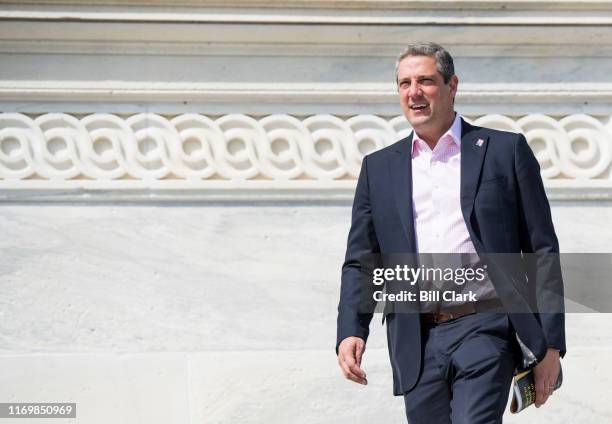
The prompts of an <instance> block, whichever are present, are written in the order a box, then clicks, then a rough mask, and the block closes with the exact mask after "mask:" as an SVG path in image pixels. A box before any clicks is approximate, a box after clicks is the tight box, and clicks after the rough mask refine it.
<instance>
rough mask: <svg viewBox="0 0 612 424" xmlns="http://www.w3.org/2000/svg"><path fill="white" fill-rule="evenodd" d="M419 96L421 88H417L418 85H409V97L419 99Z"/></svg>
mask: <svg viewBox="0 0 612 424" xmlns="http://www.w3.org/2000/svg"><path fill="white" fill-rule="evenodd" d="M421 94H422V93H421V87H419V84H418V83H416V82H414V83H412V84H410V87H409V88H408V96H409V97H420V96H421Z"/></svg>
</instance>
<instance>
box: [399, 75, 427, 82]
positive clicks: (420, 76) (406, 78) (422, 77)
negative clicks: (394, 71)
mask: <svg viewBox="0 0 612 424" xmlns="http://www.w3.org/2000/svg"><path fill="white" fill-rule="evenodd" d="M415 78H416V79H418V80H420V79H424V78H431V79H433V78H435V75H417V76H416V77H415ZM410 79H411V78H410V77H403V78H400V79H399V80H398V81H399V82H402V81H406V80H410Z"/></svg>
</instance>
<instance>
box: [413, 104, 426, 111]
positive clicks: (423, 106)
mask: <svg viewBox="0 0 612 424" xmlns="http://www.w3.org/2000/svg"><path fill="white" fill-rule="evenodd" d="M427 106H429V105H428V104H427V103H416V104H413V105H411V106H410V109H412V110H423V109H425V108H426V107H427Z"/></svg>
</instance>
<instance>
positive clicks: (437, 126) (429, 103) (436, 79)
mask: <svg viewBox="0 0 612 424" xmlns="http://www.w3.org/2000/svg"><path fill="white" fill-rule="evenodd" d="M397 81H398V92H399V96H400V105H401V107H402V111H403V112H404V115H405V116H406V119H408V122H410V124H411V125H412V127H413V128H414V129H415V131H417V132H418V133H427V134H432V135H433V134H439V133H442V132H444V131H446V130H447V129H448V128H447V127H448V125H449V121H450V122H451V123H452V119H453V118H454V113H453V112H454V111H453V99H454V97H455V93H456V92H457V83H458V79H457V76H456V75H453V77H452V78H451V80H450V81H449V82H448V84H444V78H443V77H442V75H441V74H440V72H438V69H437V68H436V59H435V58H434V57H429V56H407V57H405V58H404V59H403V60H402V61H401V62H400V64H399V67H398V70H397Z"/></svg>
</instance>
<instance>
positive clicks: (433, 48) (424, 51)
mask: <svg viewBox="0 0 612 424" xmlns="http://www.w3.org/2000/svg"><path fill="white" fill-rule="evenodd" d="M408 56H429V57H433V58H435V59H436V67H437V68H438V72H440V74H441V75H442V78H444V84H448V82H449V81H450V79H451V77H452V76H453V75H455V65H454V64H453V57H452V56H451V55H450V53H449V52H448V51H446V49H445V48H444V47H442V46H441V45H439V44H436V43H432V42H430V41H419V42H418V43H413V44H409V45H408V47H406V48H405V49H404V51H403V52H402V53H401V54H400V55H399V56H398V57H397V61H396V62H395V82H396V83H397V71H398V70H399V65H400V62H401V61H402V60H404V59H405V58H407V57H408Z"/></svg>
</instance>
